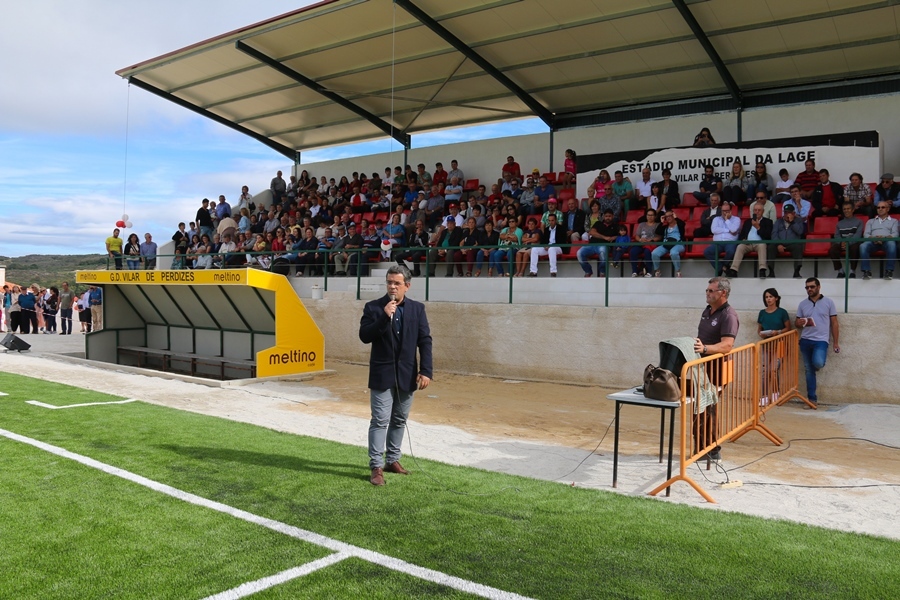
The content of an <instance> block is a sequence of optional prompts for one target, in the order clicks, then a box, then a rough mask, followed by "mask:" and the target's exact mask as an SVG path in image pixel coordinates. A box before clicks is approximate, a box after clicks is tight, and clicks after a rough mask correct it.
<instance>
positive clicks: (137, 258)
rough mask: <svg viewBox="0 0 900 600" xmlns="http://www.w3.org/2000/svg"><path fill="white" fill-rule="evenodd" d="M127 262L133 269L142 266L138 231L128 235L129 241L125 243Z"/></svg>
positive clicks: (130, 268) (129, 267)
mask: <svg viewBox="0 0 900 600" xmlns="http://www.w3.org/2000/svg"><path fill="white" fill-rule="evenodd" d="M125 262H126V263H127V264H128V269H129V270H131V271H136V270H137V269H140V268H141V242H140V241H139V240H138V236H137V234H136V233H132V234H131V235H129V236H128V242H127V243H126V244H125Z"/></svg>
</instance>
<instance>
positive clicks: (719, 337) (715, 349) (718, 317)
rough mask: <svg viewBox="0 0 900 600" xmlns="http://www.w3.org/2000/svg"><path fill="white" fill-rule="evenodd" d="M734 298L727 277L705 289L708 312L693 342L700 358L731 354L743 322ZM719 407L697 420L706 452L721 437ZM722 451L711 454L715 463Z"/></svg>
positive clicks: (715, 371) (716, 376)
mask: <svg viewBox="0 0 900 600" xmlns="http://www.w3.org/2000/svg"><path fill="white" fill-rule="evenodd" d="M730 295H731V282H730V281H729V280H728V278H727V277H713V278H712V279H710V280H709V283H708V285H707V286H706V304H707V306H706V308H705V309H703V314H702V315H701V316H700V325H698V327H697V339H696V340H694V350H695V351H696V352H698V353H699V354H700V355H701V356H710V355H712V354H728V353H729V352H731V349H732V348H734V340H735V338H737V334H738V330H739V329H740V325H741V322H740V319H739V318H738V314H737V311H736V310H734V307H733V306H731V304H729V303H728V297H729V296H730ZM723 370H724V365H718V367H717V368H716V367H713V368H712V372H711V373H710V380H711V381H712V383H713V385H715V386H718V385H720V380H721V377H722V371H723ZM716 412H717V411H716V405H715V404H713V405H711V406H708V407H706V410H705V411H703V412H702V413H701V414H700V415H699V416H698V417H697V418H698V419H699V423H698V426H697V427H696V430H697V431H698V433H699V439H698V440H697V443H698V446H699V447H700V448H705V447H706V446H708V445H709V444H711V443H713V442H715V441H716V440H717V439H718V437H719V432H718V423H717V422H716ZM721 450H722V449H721V447H720V446H716V447H715V448H713V449H712V450H711V451H710V452H709V458H710V459H712V460H721V459H722V453H721Z"/></svg>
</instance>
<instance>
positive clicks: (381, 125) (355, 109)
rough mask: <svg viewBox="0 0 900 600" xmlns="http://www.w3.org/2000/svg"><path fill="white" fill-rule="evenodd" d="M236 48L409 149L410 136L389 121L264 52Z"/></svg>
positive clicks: (239, 45)
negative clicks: (360, 118) (359, 118)
mask: <svg viewBox="0 0 900 600" xmlns="http://www.w3.org/2000/svg"><path fill="white" fill-rule="evenodd" d="M234 47H235V48H237V49H238V50H240V51H241V52H243V53H244V54H247V55H249V56H252V57H253V58H255V59H256V60H258V61H259V62H261V63H263V64H265V65H268V66H270V67H272V68H273V69H275V70H276V71H278V72H279V73H281V74H282V75H284V76H285V77H288V78H289V79H293V80H294V81H296V82H297V83H299V84H301V85H303V86H306V87H307V88H309V89H311V90H312V91H314V92H316V93H317V94H319V95H320V96H324V97H325V98H328V99H329V100H331V101H332V102H334V103H335V104H337V105H339V106H342V107H344V108H346V109H347V110H349V111H350V112H352V113H353V114H355V115H357V116H359V117H362V118H363V119H365V120H366V121H368V122H369V123H371V124H372V125H374V126H375V127H377V128H378V129H380V130H381V131H383V132H384V134H385V135H387V136H388V137H392V138H394V139H395V140H397V141H398V142H400V143H401V144H402V145H403V147H404V148H408V147H409V144H410V139H409V135H408V134H406V133H404V132H402V131H399V130H398V129H397V128H395V127H393V126H392V125H391V124H390V123H388V122H387V121H384V120H383V119H380V118H379V117H376V116H375V115H373V114H372V113H370V112H369V111H367V110H366V109H364V108H362V107H361V106H358V105H356V104H354V103H353V102H350V101H349V100H347V99H346V98H344V97H343V96H341V95H340V94H336V93H334V92H332V91H331V90H329V89H326V88H325V87H323V86H322V85H321V84H319V83H317V82H315V81H313V80H312V79H310V78H309V77H307V76H305V75H303V74H302V73H298V72H297V71H295V70H294V69H292V68H290V67H288V66H286V65H283V64H281V63H280V62H278V61H277V60H275V59H274V58H272V57H270V56H267V55H265V54H263V53H262V52H260V51H259V50H257V49H255V48H252V47H250V46H248V45H247V44H245V43H244V42H242V41H241V40H238V41H236V42H235V43H234Z"/></svg>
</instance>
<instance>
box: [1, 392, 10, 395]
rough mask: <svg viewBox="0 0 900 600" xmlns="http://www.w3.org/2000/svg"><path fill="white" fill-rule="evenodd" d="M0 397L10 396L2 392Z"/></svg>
mask: <svg viewBox="0 0 900 600" xmlns="http://www.w3.org/2000/svg"><path fill="white" fill-rule="evenodd" d="M0 396H9V394H7V393H6V392H0Z"/></svg>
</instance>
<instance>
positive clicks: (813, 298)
mask: <svg viewBox="0 0 900 600" xmlns="http://www.w3.org/2000/svg"><path fill="white" fill-rule="evenodd" d="M820 290H821V284H820V283H819V280H818V279H816V278H815V277H810V278H808V279H807V280H806V295H807V296H808V298H806V299H805V300H803V301H802V302H800V306H799V307H798V308H797V319H796V325H797V329H799V330H800V356H802V357H803V364H804V366H805V367H806V397H807V398H808V399H809V401H810V402H812V403H813V404H818V402H819V396H818V393H817V389H816V373H817V372H818V371H819V370H820V369H822V368H823V367H824V366H825V360H826V359H827V358H828V339H829V334H830V337H831V340H832V343H833V344H834V352H835V353H838V352H840V351H841V345H840V325H839V324H838V318H837V307H836V306H835V305H834V302H832V300H831V298H826V297H825V296H823V295H822V293H821V291H820Z"/></svg>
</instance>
